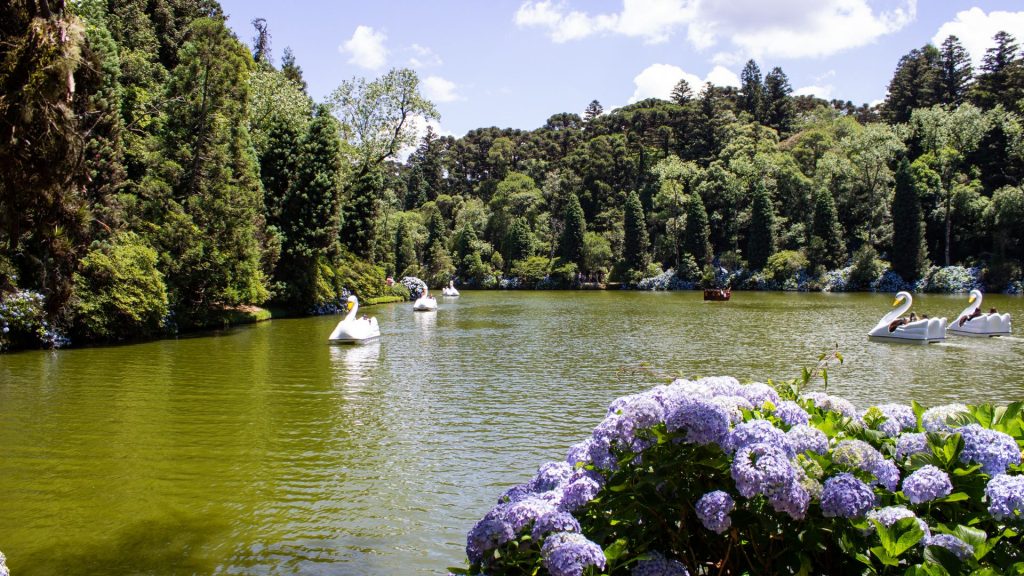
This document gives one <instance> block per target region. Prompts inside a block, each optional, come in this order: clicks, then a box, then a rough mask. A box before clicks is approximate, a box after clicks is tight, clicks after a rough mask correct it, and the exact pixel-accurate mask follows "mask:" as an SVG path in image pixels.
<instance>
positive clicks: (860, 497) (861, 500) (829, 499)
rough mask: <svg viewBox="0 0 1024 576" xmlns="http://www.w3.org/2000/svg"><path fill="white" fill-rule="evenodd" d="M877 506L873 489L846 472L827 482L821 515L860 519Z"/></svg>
mask: <svg viewBox="0 0 1024 576" xmlns="http://www.w3.org/2000/svg"><path fill="white" fill-rule="evenodd" d="M874 506H875V493H874V492H873V491H872V490H871V487H870V486H868V485H867V484H865V483H863V482H861V481H860V480H858V479H857V478H856V477H855V476H854V475H853V474H850V473H848V472H844V473H842V474H838V475H836V476H833V477H831V478H829V479H828V480H825V486H824V487H823V488H822V490H821V513H822V515H824V516H825V517H827V518H832V517H835V516H838V517H841V518H860V517H861V516H864V514H866V513H867V512H868V510H871V509H872V508H874Z"/></svg>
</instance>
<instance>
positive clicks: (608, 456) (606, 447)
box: [587, 427, 619, 471]
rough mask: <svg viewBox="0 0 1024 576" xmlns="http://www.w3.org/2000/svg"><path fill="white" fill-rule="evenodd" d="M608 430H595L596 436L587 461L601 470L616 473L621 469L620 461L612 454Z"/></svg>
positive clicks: (591, 442) (588, 452)
mask: <svg viewBox="0 0 1024 576" xmlns="http://www.w3.org/2000/svg"><path fill="white" fill-rule="evenodd" d="M606 432H607V430H606V429H601V428H600V427H598V428H595V429H594V436H593V437H592V438H591V441H590V448H589V450H588V451H587V460H589V461H590V462H591V463H592V464H593V465H594V466H595V467H597V468H599V469H601V470H610V471H614V470H617V469H618V468H619V460H618V458H616V457H615V455H614V454H612V448H611V440H610V438H609V437H608V435H607V434H606Z"/></svg>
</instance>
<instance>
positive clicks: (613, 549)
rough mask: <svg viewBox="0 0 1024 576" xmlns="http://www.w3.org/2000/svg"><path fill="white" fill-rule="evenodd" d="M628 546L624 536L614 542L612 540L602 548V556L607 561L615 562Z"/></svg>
mask: <svg viewBox="0 0 1024 576" xmlns="http://www.w3.org/2000/svg"><path fill="white" fill-rule="evenodd" d="M628 548H629V542H628V541H627V540H626V539H625V538H619V539H618V540H616V541H615V542H612V543H611V544H610V545H609V546H608V547H607V548H605V549H604V557H605V558H606V559H607V560H608V561H609V562H615V561H616V560H618V559H619V558H621V557H622V555H623V554H625V553H626V550H627V549H628Z"/></svg>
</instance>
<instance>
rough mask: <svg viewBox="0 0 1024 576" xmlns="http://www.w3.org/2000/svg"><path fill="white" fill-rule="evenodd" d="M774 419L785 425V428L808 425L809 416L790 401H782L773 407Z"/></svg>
mask: <svg viewBox="0 0 1024 576" xmlns="http://www.w3.org/2000/svg"><path fill="white" fill-rule="evenodd" d="M775 417H776V418H778V419H779V420H782V421H783V422H785V423H786V425H787V426H797V425H799V424H808V423H810V421H811V415H810V414H808V413H807V411H806V410H804V409H803V408H801V407H800V405H799V404H797V403H796V402H793V401H792V400H783V401H782V402H779V403H777V404H776V405H775Z"/></svg>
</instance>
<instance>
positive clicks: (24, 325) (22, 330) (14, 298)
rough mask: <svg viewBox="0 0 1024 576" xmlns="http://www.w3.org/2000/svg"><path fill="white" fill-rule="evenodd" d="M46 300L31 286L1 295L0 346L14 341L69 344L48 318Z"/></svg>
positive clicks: (50, 345) (24, 343)
mask: <svg viewBox="0 0 1024 576" xmlns="http://www.w3.org/2000/svg"><path fill="white" fill-rule="evenodd" d="M45 303H46V299H45V298H44V297H43V295H42V294H40V293H39V292H34V291H32V290H18V291H16V292H12V293H10V294H3V295H0V350H4V349H6V348H8V347H9V346H11V345H12V344H18V345H20V346H30V347H31V346H36V347H43V348H60V347H62V346H67V345H68V344H70V340H68V339H67V338H66V337H65V336H64V335H63V334H61V332H60V331H59V330H57V329H56V328H54V327H53V326H51V325H50V323H49V321H48V320H47V319H46V308H45Z"/></svg>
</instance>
